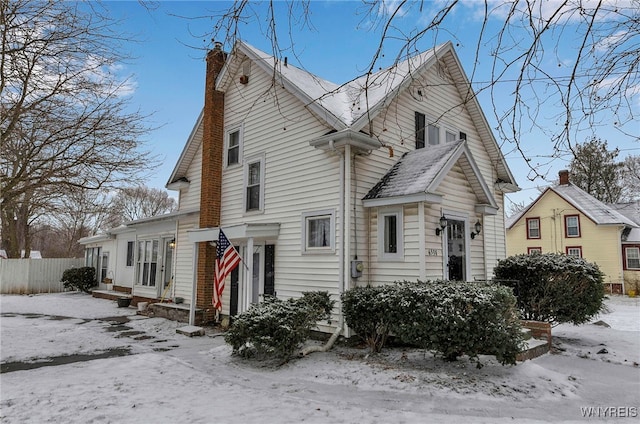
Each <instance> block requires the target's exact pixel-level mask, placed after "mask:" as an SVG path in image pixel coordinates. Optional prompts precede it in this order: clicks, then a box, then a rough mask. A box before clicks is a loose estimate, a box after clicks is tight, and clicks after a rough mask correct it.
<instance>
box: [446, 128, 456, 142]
mask: <svg viewBox="0 0 640 424" xmlns="http://www.w3.org/2000/svg"><path fill="white" fill-rule="evenodd" d="M456 140H459V138H458V134H456V133H455V132H453V131H449V130H446V131H445V133H444V141H446V142H447V143H451V142H453V141H456Z"/></svg>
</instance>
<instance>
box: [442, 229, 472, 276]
mask: <svg viewBox="0 0 640 424" xmlns="http://www.w3.org/2000/svg"><path fill="white" fill-rule="evenodd" d="M445 234H446V241H445V247H446V249H447V252H446V261H447V263H446V268H445V273H446V275H445V277H446V279H447V280H450V281H465V280H466V278H467V275H466V274H467V273H466V268H467V267H466V264H467V257H466V252H467V246H466V240H467V235H466V234H465V222H464V221H457V220H453V219H449V220H448V223H447V229H446V231H445Z"/></svg>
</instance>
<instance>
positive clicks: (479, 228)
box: [471, 220, 482, 239]
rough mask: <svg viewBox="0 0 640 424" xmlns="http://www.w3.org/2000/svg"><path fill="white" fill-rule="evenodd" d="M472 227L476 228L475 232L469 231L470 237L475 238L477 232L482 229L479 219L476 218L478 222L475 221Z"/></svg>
mask: <svg viewBox="0 0 640 424" xmlns="http://www.w3.org/2000/svg"><path fill="white" fill-rule="evenodd" d="M473 229H474V230H476V231H475V233H474V232H473V231H472V232H471V238H472V239H474V238H476V236H477V235H478V234H480V232H481V231H482V223H481V222H480V220H478V222H476V225H474V226H473Z"/></svg>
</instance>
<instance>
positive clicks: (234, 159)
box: [227, 128, 242, 166]
mask: <svg viewBox="0 0 640 424" xmlns="http://www.w3.org/2000/svg"><path fill="white" fill-rule="evenodd" d="M241 135H242V134H241V131H240V128H237V129H235V130H232V131H229V132H228V133H227V166H231V165H237V164H239V163H240V149H241V148H242V137H241Z"/></svg>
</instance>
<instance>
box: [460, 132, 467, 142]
mask: <svg viewBox="0 0 640 424" xmlns="http://www.w3.org/2000/svg"><path fill="white" fill-rule="evenodd" d="M466 139H467V133H463V132H462V131H460V140H466Z"/></svg>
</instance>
